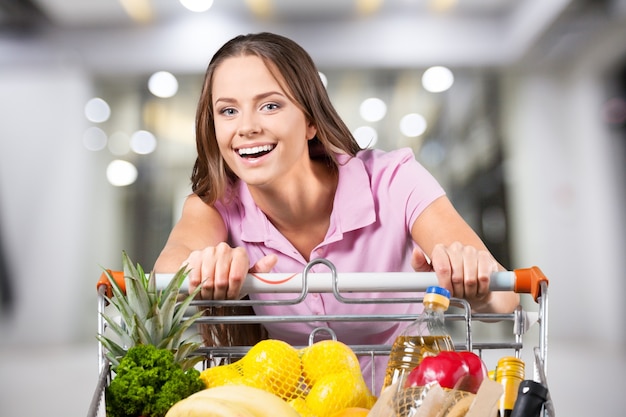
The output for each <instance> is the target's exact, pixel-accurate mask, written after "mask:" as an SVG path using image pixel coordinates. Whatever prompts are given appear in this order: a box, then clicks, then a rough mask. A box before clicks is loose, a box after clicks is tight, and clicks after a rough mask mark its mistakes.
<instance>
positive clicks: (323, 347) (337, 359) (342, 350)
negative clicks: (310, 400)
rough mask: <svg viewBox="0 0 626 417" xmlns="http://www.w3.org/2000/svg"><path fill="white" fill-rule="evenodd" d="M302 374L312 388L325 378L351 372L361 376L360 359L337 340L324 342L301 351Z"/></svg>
mask: <svg viewBox="0 0 626 417" xmlns="http://www.w3.org/2000/svg"><path fill="white" fill-rule="evenodd" d="M300 354H301V356H300V360H301V361H302V372H303V375H304V378H305V380H306V382H307V384H309V385H310V386H313V385H315V383H316V382H317V381H318V380H319V379H320V378H321V377H323V376H325V375H329V374H333V373H338V372H343V371H349V372H352V373H354V374H358V375H361V366H360V364H359V359H358V358H357V356H356V355H355V354H354V352H353V351H352V349H350V347H349V346H347V345H345V344H344V343H342V342H339V341H337V340H322V341H319V342H316V343H314V344H312V345H311V346H307V347H305V348H303V349H301V351H300Z"/></svg>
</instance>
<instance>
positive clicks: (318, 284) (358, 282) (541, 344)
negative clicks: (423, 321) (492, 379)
mask: <svg viewBox="0 0 626 417" xmlns="http://www.w3.org/2000/svg"><path fill="white" fill-rule="evenodd" d="M318 264H322V265H324V266H326V267H327V269H328V272H326V273H320V272H311V269H312V268H313V266H315V265H318ZM117 277H119V279H122V280H123V274H121V275H120V274H118V275H117ZM171 277H172V275H171V274H157V275H156V280H157V287H165V285H166V284H167V282H169V280H170V279H171ZM116 279H118V278H116ZM108 285H110V284H109V283H108V279H105V278H103V277H101V278H100V280H99V281H98V286H97V287H98V334H105V331H106V322H105V320H104V319H103V313H104V311H105V307H106V298H105V294H107V290H108V288H107V287H108ZM431 285H437V278H436V276H435V274H434V273H426V272H386V273H338V272H337V271H336V269H335V266H334V265H333V264H332V263H331V262H330V261H328V260H326V259H316V260H313V261H311V262H310V263H309V264H307V265H306V267H305V268H304V270H303V271H302V272H301V273H295V274H280V273H278V274H277V273H273V274H249V275H248V276H247V278H246V280H245V282H244V285H243V287H242V294H254V293H275V294H279V293H281V294H293V297H290V298H288V299H284V297H280V299H278V298H279V297H277V299H275V300H274V299H272V300H222V301H200V300H198V301H194V302H193V303H192V306H194V307H219V306H242V307H243V306H255V305H272V306H280V305H292V304H297V303H300V302H302V301H303V300H304V299H305V298H306V297H307V296H308V295H309V294H313V293H332V294H333V295H334V296H335V298H336V299H337V300H339V301H340V302H341V303H346V304H361V303H368V304H380V305H385V304H392V303H415V302H422V301H423V299H422V298H421V297H418V296H416V294H415V293H420V292H423V291H425V290H426V288H427V287H429V286H431ZM187 289H188V288H187V286H186V283H183V286H182V287H181V291H187ZM490 289H491V290H492V291H515V292H517V293H519V294H521V295H522V303H520V306H519V307H518V308H517V309H516V310H515V311H514V312H513V313H509V314H491V313H482V314H479V313H472V311H471V308H470V305H469V303H468V302H467V301H466V300H463V299H458V298H452V300H451V304H450V305H451V308H450V309H449V310H448V312H447V313H446V316H445V317H446V322H447V323H450V326H451V327H452V330H451V332H452V333H453V341H454V345H455V349H456V350H470V351H474V352H475V353H477V354H478V355H479V356H481V357H482V358H483V360H484V361H485V363H486V364H487V366H488V367H490V366H492V365H493V364H495V362H493V359H489V356H493V357H495V358H497V357H498V356H504V355H506V356H516V357H518V358H522V359H524V360H525V362H526V363H527V364H528V363H529V362H531V363H532V364H533V365H532V379H533V380H535V381H538V382H540V383H541V384H543V385H544V386H545V387H548V381H547V377H546V375H547V364H548V360H547V359H548V358H547V353H548V343H547V342H548V279H547V278H546V277H545V276H544V274H543V273H542V272H541V270H540V269H539V268H537V267H531V268H526V269H516V270H513V271H503V272H496V273H494V274H492V276H491V283H490ZM363 292H377V293H392V292H393V293H394V296H390V297H388V298H387V297H380V298H356V297H354V296H352V295H353V294H354V293H363ZM395 293H406V295H407V296H406V297H402V298H398V297H397V296H395V295H396V294H395ZM380 310H381V311H383V312H382V313H381V314H376V315H368V316H360V315H356V314H341V315H333V314H326V315H322V316H320V315H310V316H307V315H297V316H294V315H279V316H277V315H272V316H262V315H237V316H203V317H200V318H199V319H198V320H197V321H196V324H197V325H202V324H209V323H210V324H251V323H254V324H264V323H274V322H281V323H303V322H309V323H312V322H320V321H322V322H328V323H330V322H373V321H385V322H400V321H413V320H415V318H416V317H415V315H413V314H386V313H384V310H385V309H384V308H381V309H380ZM496 325H497V326H499V327H504V328H505V331H504V334H502V333H503V332H502V331H498V333H497V335H498V337H494V334H493V333H492V332H489V331H487V332H484V331H482V332H481V326H483V328H488V327H491V326H496ZM318 332H327V333H330V337H331V338H336V335H334V333H333V332H332V331H331V330H330V329H328V328H323V327H322V328H316V329H314V330H313V332H312V333H311V335H310V337H309V344H312V343H313V342H314V340H315V338H316V336H317V333H318ZM481 333H486V335H484V334H483V335H482V336H481ZM529 339H534V341H530V340H529ZM338 340H340V341H341V339H340V338H339V339H338ZM529 343H530V344H531V345H532V350H531V352H530V356H529V355H528V350H529V349H528V348H526V345H527V344H529ZM350 347H351V348H352V350H353V351H354V352H355V354H356V355H357V356H359V357H361V356H368V357H369V358H370V359H371V360H372V363H374V362H375V361H374V358H376V357H378V356H381V355H382V356H389V353H390V351H391V345H353V344H351V345H350ZM250 348H251V346H229V347H202V348H200V349H199V351H198V353H199V354H202V355H204V361H203V362H202V364H203V365H202V366H203V367H204V368H206V367H211V366H217V365H222V364H226V363H232V362H234V361H236V360H238V359H240V358H241V357H243V356H244V355H245V354H246V353H247V351H248V350H249V349H250ZM296 348H300V347H299V346H296ZM502 352H504V353H502ZM494 355H495V356H494ZM524 355H525V356H524ZM98 358H99V378H98V382H97V386H96V390H95V392H94V396H93V398H92V401H91V405H90V408H89V410H88V417H93V416H97V415H102V416H104V392H105V388H106V386H107V385H108V383H109V382H110V380H111V377H112V375H111V371H110V364H109V361H108V359H107V357H106V352H105V348H104V347H103V346H102V344H99V346H98ZM527 369H528V368H527ZM377 372H383V373H384V372H385V370H384V369H382V370H381V369H375V368H373V369H372V375H371V381H368V385H369V387H370V388H372V387H373V386H374V384H375V380H376V373H377ZM548 392H549V390H548ZM543 416H544V417H554V416H555V414H554V405H553V403H552V400H551V399H550V397H549V394H548V400H547V401H546V403H545V405H544V410H543Z"/></svg>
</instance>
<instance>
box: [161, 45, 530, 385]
mask: <svg viewBox="0 0 626 417" xmlns="http://www.w3.org/2000/svg"><path fill="white" fill-rule="evenodd" d="M196 132H197V148H198V158H197V160H196V163H195V166H194V169H193V173H192V189H193V194H192V195H191V196H189V198H188V199H187V200H186V202H185V204H184V208H183V213H182V216H181V219H180V221H179V222H178V223H177V224H176V225H175V227H174V228H173V230H172V232H171V235H170V237H169V239H168V241H167V243H166V245H165V247H164V249H163V251H162V253H161V255H160V256H159V258H158V260H157V262H156V265H155V271H157V272H173V271H176V270H178V269H179V268H180V267H181V265H182V264H187V265H188V266H189V268H190V273H189V283H190V290H193V289H194V288H196V287H197V286H198V285H201V286H202V289H201V292H200V294H201V297H202V298H203V299H237V298H239V296H240V294H239V291H240V288H241V285H242V282H243V280H244V278H245V276H246V274H247V273H248V272H300V271H302V269H303V268H304V266H305V265H306V264H307V262H308V261H310V260H312V259H315V258H320V257H322V258H326V259H328V260H330V261H331V262H332V263H333V264H334V265H335V266H336V268H337V270H338V271H339V272H340V273H341V272H385V271H413V270H415V271H435V273H436V275H437V278H438V281H439V284H440V285H441V286H443V287H446V288H448V289H449V290H450V291H451V293H452V296H454V297H459V298H465V299H467V300H468V301H469V302H470V304H471V306H472V309H473V310H475V311H477V312H509V311H512V310H513V309H514V308H515V307H516V306H517V304H518V302H519V298H518V296H517V295H516V294H514V293H508V292H490V291H489V289H488V287H489V276H490V274H491V273H492V272H494V271H496V270H502V269H503V268H502V266H500V265H499V264H498V262H497V261H496V260H495V259H494V258H493V257H492V255H491V254H490V253H489V252H488V250H487V249H486V247H485V245H484V244H483V242H482V241H481V240H480V238H479V237H478V236H477V235H476V233H474V232H473V231H472V229H471V228H470V227H469V226H468V225H467V224H466V222H465V221H464V220H463V219H462V218H461V216H460V215H459V214H458V213H457V212H456V210H455V209H454V208H453V206H452V205H451V203H450V201H449V200H448V198H447V197H446V196H445V193H444V191H443V190H442V189H441V187H440V185H439V184H438V183H437V182H436V180H435V179H434V178H433V177H432V176H431V175H430V174H429V173H428V172H427V171H426V170H425V169H424V168H423V167H422V166H421V165H420V164H419V163H418V162H417V161H416V160H415V157H414V155H413V153H412V151H410V150H408V149H401V150H397V151H393V152H382V151H379V150H361V149H360V147H359V145H358V144H357V143H356V141H355V139H354V138H353V136H352V135H351V133H350V131H349V129H348V128H347V126H346V125H345V123H344V122H343V121H342V120H341V119H340V117H339V116H338V114H337V112H336V111H335V109H334V108H333V106H332V104H331V102H330V100H329V98H328V95H327V92H326V89H325V88H324V85H323V84H322V82H321V80H320V77H319V73H318V71H317V69H316V67H315V65H314V63H313V61H312V59H311V57H310V56H309V55H308V54H307V53H306V51H304V50H303V49H302V48H301V47H300V46H299V45H298V44H296V43H295V42H293V41H291V40H290V39H287V38H285V37H282V36H279V35H276V34H271V33H258V34H249V35H245V36H238V37H235V38H234V39H232V40H230V41H228V42H227V43H226V44H225V45H223V46H222V47H221V48H220V49H219V50H218V51H217V52H216V54H215V55H214V56H213V58H212V60H211V62H210V63H209V66H208V69H207V72H206V75H205V79H204V85H203V88H202V93H201V97H200V100H199V104H198V109H197V117H196ZM315 268H316V267H314V269H313V270H312V272H315V271H316V269H315ZM324 268H325V267H324V266H323V265H320V269H319V270H320V271H323V272H327V271H324ZM283 296H288V297H291V298H293V295H283ZM365 296H369V297H377V295H376V294H366V295H365ZM387 296H390V295H389V294H387ZM251 297H254V298H263V296H262V295H251ZM266 297H267V296H266ZM270 297H276V295H275V294H274V295H271V296H270ZM378 308H380V306H379V307H376V306H375V305H370V304H367V305H360V306H350V305H349V306H345V305H341V304H340V303H338V302H337V301H336V300H335V298H334V296H333V295H332V294H311V295H309V296H308V297H307V299H306V302H305V303H304V304H303V305H299V306H293V307H284V306H283V307H273V308H270V307H255V309H256V312H257V313H258V314H322V313H329V314H338V313H341V312H345V311H346V310H349V311H350V312H351V313H356V314H364V315H368V314H374V313H375V312H376V309H378ZM420 308H421V306H417V305H414V304H400V305H395V304H394V305H393V306H386V307H385V309H386V310H385V311H386V312H390V311H394V312H398V313H411V314H413V313H415V314H416V313H418V312H419V309H420ZM317 324H319V323H311V324H302V323H300V324H278V323H272V324H267V325H265V330H267V333H268V336H269V337H272V338H278V339H283V340H285V341H287V342H289V343H292V344H295V345H303V344H306V341H307V338H308V334H309V332H310V330H311V329H312V327H315V326H316V325H317ZM403 326H404V325H403V324H400V323H366V324H363V325H356V324H348V325H345V324H343V325H342V324H333V323H330V324H329V327H331V328H333V329H334V330H335V331H336V332H337V335H338V339H339V340H341V341H343V342H345V343H350V344H352V343H353V344H372V343H380V344H383V343H391V342H393V340H394V339H395V336H396V335H397V334H398V333H399V332H400V330H401V329H402V328H403ZM231 330H232V329H231ZM248 331H249V330H246V331H240V332H236V331H233V332H232V333H231V334H229V335H226V336H225V338H221V336H224V335H223V334H222V332H221V330H220V329H212V331H211V334H209V335H207V337H206V339H207V340H206V342H207V343H210V344H220V343H235V342H236V341H235V340H234V339H237V338H238V337H240V336H246V335H248ZM256 336H259V337H262V336H263V335H258V334H257V335H255V337H256ZM368 366H369V365H366V364H364V368H365V369H364V373H367V372H368V370H367V367H368ZM383 366H384V364H383ZM377 373H379V375H382V374H384V372H380V371H378V372H377Z"/></svg>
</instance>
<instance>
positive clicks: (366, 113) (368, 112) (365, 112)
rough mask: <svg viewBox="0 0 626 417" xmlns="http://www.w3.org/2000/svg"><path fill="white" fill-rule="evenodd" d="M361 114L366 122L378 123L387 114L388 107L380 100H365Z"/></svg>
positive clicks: (360, 109)
mask: <svg viewBox="0 0 626 417" xmlns="http://www.w3.org/2000/svg"><path fill="white" fill-rule="evenodd" d="M359 112H360V114H361V117H362V118H363V119H364V120H367V121H368V122H378V121H379V120H382V118H383V117H385V115H386V114H387V105H386V104H385V102H384V101H382V100H381V99H379V98H376V97H370V98H367V99H365V100H363V102H362V103H361V107H360V108H359Z"/></svg>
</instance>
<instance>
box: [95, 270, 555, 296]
mask: <svg viewBox="0 0 626 417" xmlns="http://www.w3.org/2000/svg"><path fill="white" fill-rule="evenodd" d="M107 271H108V272H109V273H110V274H111V275H112V277H113V279H115V281H116V282H117V284H118V286H119V287H120V288H121V289H122V291H126V284H125V282H124V272H123V271H112V270H107ZM173 276H174V274H162V273H159V274H155V279H156V285H157V288H165V287H166V286H167V284H168V283H169V282H170V280H171V279H172V277H173ZM303 281H304V279H303V276H302V273H299V272H298V273H295V274H286V273H249V274H248V275H247V277H246V279H245V280H244V283H243V285H242V288H241V294H257V293H299V292H301V291H302V286H303ZM307 281H308V284H307V289H308V291H309V292H313V293H322V292H333V278H332V274H331V273H317V272H316V273H308V274H307ZM543 281H545V282H546V283H547V282H548V278H546V276H545V275H544V274H543V272H541V270H540V269H539V268H538V267H536V266H533V267H531V268H523V269H515V270H513V271H500V272H494V273H492V274H491V281H490V284H489V289H490V290H491V291H515V292H516V293H518V294H531V295H532V296H533V299H534V300H535V301H536V302H538V298H539V296H540V295H541V285H540V283H541V282H543ZM101 285H105V286H106V287H107V295H108V296H109V297H111V296H112V295H111V294H112V291H111V283H110V282H109V277H108V275H107V273H106V272H103V273H102V275H101V276H100V279H99V280H98V284H97V287H100V286H101ZM431 285H438V282H437V276H436V275H435V273H434V272H352V273H351V272H347V273H339V274H338V275H337V289H338V290H339V291H340V292H407V291H418V292H420V291H425V290H426V288H428V287H429V286H431ZM180 289H181V291H184V292H187V291H188V290H189V287H188V282H187V278H185V280H184V282H183V284H182V285H181V288H180Z"/></svg>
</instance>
